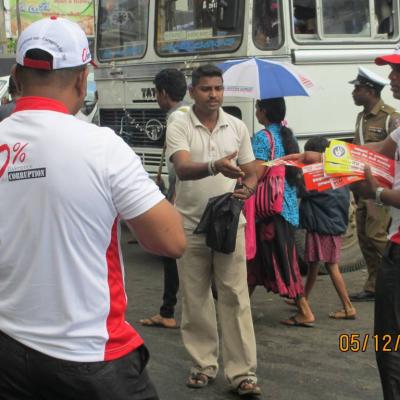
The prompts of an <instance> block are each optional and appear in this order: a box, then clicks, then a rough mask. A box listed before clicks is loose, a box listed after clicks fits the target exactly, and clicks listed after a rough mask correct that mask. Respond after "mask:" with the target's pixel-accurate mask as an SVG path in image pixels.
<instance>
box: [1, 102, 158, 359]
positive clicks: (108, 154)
mask: <svg viewBox="0 0 400 400" xmlns="http://www.w3.org/2000/svg"><path fill="white" fill-rule="evenodd" d="M163 198H164V197H163V195H162V194H161V193H160V191H159V190H158V188H157V186H156V185H155V184H154V183H153V181H152V180H151V179H150V178H149V176H148V174H147V173H146V172H145V171H144V169H143V166H142V165H141V162H140V159H139V157H138V156H137V155H136V154H135V153H134V152H133V151H132V150H131V149H130V148H129V146H127V145H126V144H125V143H124V142H123V141H122V139H121V138H119V137H118V136H117V135H115V133H114V132H113V131H112V130H110V129H108V128H99V127H97V126H95V125H92V124H88V123H86V122H83V121H81V120H79V119H77V118H75V117H74V116H72V115H69V113H68V110H67V109H66V107H65V106H64V105H63V104H62V103H59V102H57V101H54V100H50V99H45V98H40V97H23V98H21V99H20V100H18V102H17V106H16V109H15V112H14V114H12V116H11V117H9V118H7V119H6V120H4V121H3V122H2V123H1V124H0V330H1V331H3V332H4V333H6V334H7V335H9V336H11V337H12V338H14V339H15V340H17V341H19V342H21V343H23V344H25V345H26V346H29V347H31V348H33V349H35V350H38V351H40V352H42V353H45V354H47V355H49V356H52V357H56V358H60V359H65V360H71V361H82V362H90V361H101V360H112V359H116V358H119V357H122V356H123V355H125V354H127V353H129V352H130V351H132V350H134V349H135V348H137V347H139V346H140V345H141V344H142V343H143V340H142V338H141V337H140V336H139V335H138V334H137V332H136V331H135V330H134V329H133V328H132V327H131V326H130V325H129V324H128V322H126V320H125V310H126V305H127V299H126V293H125V289H124V267H123V262H122V256H121V249H120V246H119V240H118V239H119V238H118V235H119V229H118V221H119V218H123V219H131V218H134V217H136V216H139V215H141V214H143V213H144V212H146V211H147V210H149V209H150V208H152V207H153V206H155V205H156V204H157V203H159V202H160V201H161V200H162V199H163Z"/></svg>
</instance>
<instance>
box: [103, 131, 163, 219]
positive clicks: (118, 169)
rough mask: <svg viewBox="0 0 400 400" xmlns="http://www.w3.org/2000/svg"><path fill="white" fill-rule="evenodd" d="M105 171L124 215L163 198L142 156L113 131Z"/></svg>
mask: <svg viewBox="0 0 400 400" xmlns="http://www.w3.org/2000/svg"><path fill="white" fill-rule="evenodd" d="M106 171H107V174H108V180H109V184H110V187H111V193H112V200H113V202H114V205H115V208H116V209H117V211H118V214H119V215H120V216H121V217H122V218H123V219H132V218H135V217H137V216H139V215H141V214H143V213H145V212H146V211H148V210H150V209H151V208H152V207H154V206H155V205H156V204H158V203H159V202H160V201H161V200H163V199H164V196H163V194H162V193H161V192H160V190H159V189H158V187H157V185H156V184H155V183H154V181H153V180H152V179H151V178H150V177H149V175H148V173H147V172H146V171H145V170H144V168H143V165H142V163H141V161H140V158H139V157H138V156H137V155H136V154H135V152H134V151H133V150H132V149H131V148H130V147H129V146H128V145H127V144H126V143H125V142H124V141H123V140H122V139H121V138H120V137H118V136H116V135H115V134H114V133H113V137H111V138H110V141H109V143H108V148H107V154H106Z"/></svg>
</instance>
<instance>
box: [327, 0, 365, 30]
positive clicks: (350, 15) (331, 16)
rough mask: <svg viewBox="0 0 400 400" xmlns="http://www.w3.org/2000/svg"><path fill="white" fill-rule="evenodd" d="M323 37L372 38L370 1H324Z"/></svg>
mask: <svg viewBox="0 0 400 400" xmlns="http://www.w3.org/2000/svg"><path fill="white" fill-rule="evenodd" d="M322 26H323V35H335V36H342V35H357V36H367V37H370V36H371V25H370V15H369V0H322Z"/></svg>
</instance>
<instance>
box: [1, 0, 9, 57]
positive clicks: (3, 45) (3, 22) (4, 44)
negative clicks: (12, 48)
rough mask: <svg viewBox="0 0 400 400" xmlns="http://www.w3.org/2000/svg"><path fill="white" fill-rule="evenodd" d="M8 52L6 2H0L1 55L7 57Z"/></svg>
mask: <svg viewBox="0 0 400 400" xmlns="http://www.w3.org/2000/svg"><path fill="white" fill-rule="evenodd" d="M6 51H7V36H6V18H5V9H4V0H0V55H5V54H6Z"/></svg>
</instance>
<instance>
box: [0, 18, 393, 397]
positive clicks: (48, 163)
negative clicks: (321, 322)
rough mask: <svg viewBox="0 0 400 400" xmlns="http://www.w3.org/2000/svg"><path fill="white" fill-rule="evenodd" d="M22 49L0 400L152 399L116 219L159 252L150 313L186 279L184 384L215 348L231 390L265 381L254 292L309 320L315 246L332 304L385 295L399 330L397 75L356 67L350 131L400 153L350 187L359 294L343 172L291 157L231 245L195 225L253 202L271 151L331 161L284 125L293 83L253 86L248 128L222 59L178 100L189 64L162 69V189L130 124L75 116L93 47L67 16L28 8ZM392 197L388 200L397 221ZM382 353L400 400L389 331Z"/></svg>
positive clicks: (5, 179) (168, 317) (384, 309)
mask: <svg viewBox="0 0 400 400" xmlns="http://www.w3.org/2000/svg"><path fill="white" fill-rule="evenodd" d="M72 39H73V40H72ZM16 61H17V64H16V65H15V66H14V67H13V70H12V83H13V84H15V85H14V87H15V92H16V93H18V98H16V101H15V104H14V105H13V110H12V114H11V116H9V117H7V118H5V119H4V121H3V122H2V123H1V124H0V137H1V143H0V153H3V154H5V155H6V157H5V161H4V164H3V166H2V167H1V169H0V208H1V209H3V210H7V213H4V212H3V213H1V214H0V276H1V280H0V399H7V400H10V399H22V398H30V399H46V400H47V399H48V400H50V399H55V398H57V399H61V400H62V399H66V400H67V399H71V400H72V399H73V400H77V399H85V400H86V399H93V400H97V399H98V400H102V399H107V400H109V399H113V400H114V399H115V400H125V399H142V400H145V399H147V400H155V399H158V394H157V391H156V389H155V387H154V385H153V384H152V382H151V379H150V378H149V376H148V374H147V372H146V368H145V367H146V364H147V361H148V359H149V352H148V350H147V348H146V347H145V345H144V342H143V339H142V338H141V337H140V335H139V334H138V333H137V332H136V330H135V329H134V328H133V327H132V326H131V325H130V324H129V323H128V322H127V321H126V320H125V310H126V306H127V303H126V293H125V287H124V277H123V275H124V272H123V271H124V267H123V260H122V256H121V252H120V246H119V234H120V233H119V221H120V219H123V220H124V221H125V223H126V225H127V226H128V228H129V229H130V230H131V231H132V232H133V233H134V235H135V237H136V238H137V239H138V241H139V243H140V244H141V245H142V247H143V248H144V249H145V250H147V251H150V252H152V253H155V254H158V255H160V256H162V257H163V263H164V294H163V303H162V306H161V308H160V312H159V314H156V315H155V316H152V317H149V318H146V319H143V320H141V323H142V325H144V326H161V327H164V328H177V327H178V323H177V320H176V318H175V314H174V311H175V305H176V303H177V292H178V288H180V291H181V298H182V316H181V323H180V329H181V334H182V341H183V345H184V347H185V348H186V350H187V352H188V353H189V355H190V357H191V359H192V368H191V370H190V371H189V373H188V377H187V380H186V385H187V386H188V387H190V388H198V389H201V388H204V387H206V386H207V385H208V384H209V383H210V382H212V381H213V380H214V379H215V378H216V376H217V374H218V371H219V351H220V347H221V350H222V360H223V369H224V375H225V378H226V380H227V382H228V384H229V386H230V388H231V389H232V390H233V391H235V392H236V393H237V394H238V395H239V396H260V395H261V388H260V385H259V383H258V380H257V371H256V370H257V353H256V338H255V333H254V328H253V320H252V315H251V301H250V299H251V295H252V293H253V292H254V290H255V289H256V287H257V286H263V287H264V288H265V289H266V290H268V291H272V292H274V293H277V294H279V295H280V296H282V297H284V298H285V299H286V301H287V303H288V304H290V305H292V306H294V307H296V312H295V313H294V315H293V316H291V317H289V318H287V319H283V320H282V321H280V322H281V323H282V324H283V325H285V326H289V327H300V328H311V327H313V326H314V323H315V315H314V313H313V311H312V309H311V307H310V305H309V298H310V294H311V290H312V288H313V286H314V284H315V281H316V277H317V275H318V271H319V264H320V263H321V262H323V263H325V265H326V268H327V270H328V272H329V274H330V277H331V279H332V282H333V284H334V286H335V289H336V291H337V293H338V296H339V298H340V300H341V302H342V305H343V309H342V310H337V311H333V312H332V313H331V314H330V315H329V317H330V318H333V319H350V320H351V319H355V318H356V315H357V313H356V309H355V307H354V305H353V304H352V301H353V302H356V301H365V300H368V301H370V300H375V333H376V335H378V337H379V338H381V339H382V338H383V336H384V335H388V334H389V335H396V336H397V335H398V333H399V331H400V326H399V320H400V318H399V317H400V314H399V312H400V311H399V310H400V298H399V295H398V290H397V288H398V283H399V282H400V275H399V274H400V272H399V269H398V266H399V264H400V230H399V228H400V195H399V193H400V192H399V190H400V177H399V171H400V170H399V166H398V162H399V146H400V129H398V128H399V126H400V116H399V115H398V114H397V113H396V112H395V110H394V108H392V107H390V106H387V105H386V104H384V103H383V102H382V100H381V98H380V92H381V90H382V88H383V87H384V86H385V85H386V84H387V82H386V81H385V80H383V79H382V78H380V77H379V76H377V75H376V74H373V73H371V72H370V71H368V70H366V69H360V70H359V74H358V76H357V78H356V79H355V80H354V81H351V82H350V83H351V84H353V85H354V91H353V98H354V102H355V104H357V105H359V106H362V107H363V111H362V112H361V113H360V114H359V116H358V117H357V121H356V130H355V143H358V144H360V145H364V146H366V147H368V148H370V149H371V150H374V151H377V152H379V153H381V154H383V155H385V156H387V157H389V158H391V159H395V160H396V162H397V168H396V173H395V177H394V180H395V181H394V186H393V189H387V188H382V187H380V186H379V183H378V182H377V181H376V180H375V179H374V178H373V176H372V174H371V171H370V169H369V168H368V167H367V168H366V170H365V173H366V180H364V181H363V182H361V183H357V184H354V185H353V186H352V187H351V190H352V191H353V192H354V194H355V196H356V197H357V226H358V228H357V229H358V236H359V241H360V245H361V249H362V251H363V255H364V257H365V259H366V261H367V265H368V280H367V282H366V284H365V287H364V290H363V291H362V292H361V293H356V294H353V295H349V294H348V292H347V289H346V285H345V282H344V280H343V277H342V275H341V273H340V268H339V264H340V249H341V236H342V235H343V233H344V232H345V231H346V228H347V223H348V208H349V202H350V190H349V187H345V188H341V189H338V190H328V191H325V192H322V193H313V192H308V191H307V190H306V189H305V187H304V185H303V183H302V177H301V174H300V173H299V170H298V169H295V168H293V167H285V170H284V175H283V193H282V199H283V200H282V208H281V211H279V212H276V213H275V214H274V215H271V216H268V217H260V216H259V215H257V214H256V213H255V212H254V213H253V214H252V213H251V212H250V211H249V210H251V207H250V206H248V207H245V209H246V210H247V211H246V218H245V217H244V215H243V214H240V216H239V221H238V229H237V233H236V246H235V249H234V251H233V252H230V253H228V254H227V253H223V252H219V251H215V250H212V249H211V248H209V247H208V246H207V244H206V241H205V237H204V235H202V234H196V233H194V230H195V228H196V226H197V225H198V224H199V222H200V220H201V217H202V214H203V212H204V210H205V208H206V205H207V203H208V201H209V199H210V198H213V197H216V196H219V195H223V194H225V193H228V192H229V193H232V196H233V197H234V198H236V199H239V200H241V201H243V203H245V204H247V205H249V204H250V202H251V201H252V200H254V198H255V196H254V195H255V193H256V192H257V187H258V185H259V183H260V182H261V181H263V179H264V178H265V176H266V173H267V172H268V169H269V168H270V167H268V166H266V165H265V163H266V162H267V161H271V160H274V159H277V158H281V157H284V158H286V159H294V160H299V161H302V162H304V163H312V162H319V161H320V160H321V157H322V153H323V152H324V151H325V149H326V148H327V146H328V145H329V142H328V141H327V140H326V139H324V138H323V137H314V138H312V139H310V140H309V141H308V142H307V143H306V145H305V150H306V151H305V152H304V153H301V154H300V153H299V146H298V143H297V140H296V138H295V135H294V133H293V131H292V130H291V129H289V128H288V127H287V126H286V125H285V124H284V123H283V122H284V120H285V115H286V104H285V99H284V98H274V99H259V100H258V101H257V102H256V109H255V114H256V117H257V119H258V121H259V123H260V124H261V125H262V126H263V127H264V128H263V129H261V130H260V131H258V132H255V133H254V134H253V135H252V136H251V135H250V133H249V132H248V129H247V128H246V126H245V124H244V123H243V122H242V121H241V120H239V119H237V118H235V117H233V116H231V115H229V114H228V113H226V112H225V111H224V110H223V109H222V103H223V95H224V86H223V76H222V71H221V70H220V69H219V68H217V67H216V66H214V65H210V64H207V65H202V66H200V67H198V68H196V69H194V71H193V73H192V77H191V82H190V86H189V95H190V97H191V99H192V100H193V104H192V105H191V106H190V107H189V106H187V105H185V104H184V97H185V94H186V92H187V86H186V78H185V76H184V75H183V74H182V72H180V71H178V70H176V69H166V70H162V71H161V72H160V73H159V74H157V76H156V77H155V80H154V83H155V86H156V98H157V101H158V104H159V106H160V108H161V109H162V110H163V111H165V112H167V130H166V144H165V148H164V154H165V157H166V160H167V164H168V170H169V178H170V179H169V191H168V194H167V199H165V197H164V195H163V194H162V193H161V192H160V190H159V188H158V186H157V185H156V183H155V182H154V181H153V180H151V179H150V178H149V176H148V175H147V173H146V172H145V171H144V169H143V166H142V165H141V163H140V159H139V157H138V156H137V155H136V154H135V153H134V152H133V151H132V150H131V149H130V148H129V146H128V145H127V144H125V143H124V142H123V140H122V139H121V138H120V137H118V136H117V135H115V133H114V132H113V131H112V130H110V129H108V128H102V127H98V126H96V125H94V124H89V123H87V122H85V121H82V120H80V119H78V118H76V117H75V115H76V113H77V112H78V110H79V109H80V107H81V106H82V102H83V99H84V97H85V94H86V80H87V75H88V69H87V66H88V64H89V63H90V62H91V61H92V59H91V55H90V51H89V46H88V42H87V38H86V36H85V34H84V32H83V31H82V29H81V28H80V27H79V26H78V25H77V24H75V23H72V22H70V21H68V20H65V19H62V18H55V17H52V18H47V19H43V20H40V21H37V22H35V23H33V24H31V25H30V26H29V27H28V28H26V29H25V30H24V31H23V32H22V34H21V36H20V38H19V41H18V45H17V53H16ZM376 63H377V64H378V65H383V64H389V65H390V66H391V68H392V72H391V74H390V75H389V80H390V85H391V89H392V92H393V96H394V97H395V98H396V99H400V52H399V50H398V49H397V50H395V53H394V54H392V55H389V56H383V57H380V58H378V59H377V60H376ZM21 147H22V148H23V149H24V150H25V152H24V157H20V158H19V159H18V161H19V163H20V166H19V169H18V173H14V168H12V164H11V163H10V154H11V150H10V149H17V150H18V149H20V148H21ZM60 176H62V179H60ZM27 193H29V196H27V195H26V194H27ZM299 198H300V201H299ZM376 203H379V204H378V205H377V204H376ZM299 204H300V206H299ZM383 205H384V206H391V225H390V224H389V219H390V218H389V217H388V209H387V207H384V206H383ZM21 215H23V216H24V218H21ZM246 220H247V221H246ZM250 220H252V222H253V223H254V229H255V231H254V232H255V235H254V238H253V239H251V240H254V245H255V251H254V252H253V254H252V255H251V256H249V254H248V251H247V246H246V245H247V244H248V243H249V241H250V238H249V237H248V236H247V230H246V223H247V224H249V221H250ZM371 221H372V222H371ZM377 221H379V224H377ZM389 225H390V234H389V240H387V239H386V233H387V230H388V228H389ZM299 226H300V227H302V228H303V229H305V230H306V243H305V254H304V259H305V261H307V262H308V263H309V270H308V275H307V279H306V282H305V285H303V282H302V278H301V275H300V269H299V265H298V258H297V250H296V246H295V231H296V229H297V227H299ZM21 243H24V251H21V248H20V244H21ZM375 277H376V279H375ZM214 297H217V300H216V301H215V299H214ZM217 319H218V322H219V327H220V333H221V336H222V338H221V339H222V340H221V346H220V338H219V331H218V329H217ZM395 343H396V340H393V341H392V344H393V345H395ZM382 344H383V343H382ZM377 361H378V367H379V371H380V374H381V380H382V386H383V391H384V396H385V400H394V399H398V398H399V395H400V380H399V378H398V374H399V373H398V371H399V368H400V355H399V352H398V351H397V350H396V351H392V352H387V351H383V350H382V348H381V347H380V348H379V349H378V351H377ZM26 371H29V373H27V372H26Z"/></svg>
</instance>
